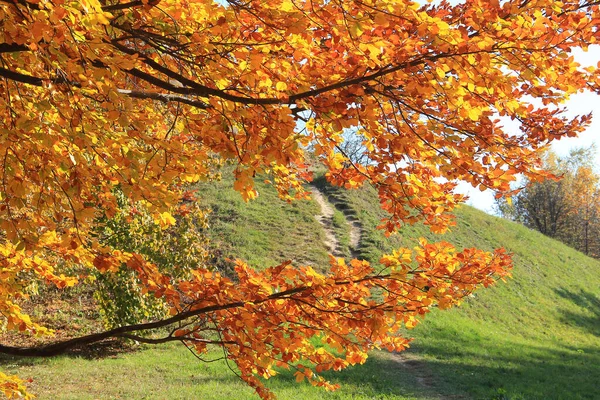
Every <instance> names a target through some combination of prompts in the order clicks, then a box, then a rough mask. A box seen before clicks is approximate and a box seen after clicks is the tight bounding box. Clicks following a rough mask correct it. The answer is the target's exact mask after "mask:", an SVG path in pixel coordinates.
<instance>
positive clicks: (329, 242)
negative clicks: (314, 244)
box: [310, 185, 457, 399]
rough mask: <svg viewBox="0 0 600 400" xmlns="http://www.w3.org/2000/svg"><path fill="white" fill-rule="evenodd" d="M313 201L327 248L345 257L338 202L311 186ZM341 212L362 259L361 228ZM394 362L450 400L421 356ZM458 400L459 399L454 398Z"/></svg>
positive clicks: (353, 254)
mask: <svg viewBox="0 0 600 400" xmlns="http://www.w3.org/2000/svg"><path fill="white" fill-rule="evenodd" d="M310 191H311V192H312V198H313V200H314V201H315V202H316V203H317V204H318V205H319V207H320V211H321V212H320V213H319V214H317V215H315V218H316V220H317V221H319V223H320V224H321V226H322V227H323V231H324V233H325V239H324V241H323V243H324V244H325V246H326V247H327V249H328V251H329V252H330V253H331V254H333V255H334V256H335V257H343V254H344V252H343V249H342V247H341V245H340V241H339V240H338V238H337V236H336V232H335V229H334V228H333V216H334V213H335V208H336V202H335V201H334V202H333V203H332V202H330V201H329V199H328V198H327V196H326V194H325V193H323V192H322V191H321V190H320V189H319V188H317V187H316V186H314V185H311V186H310ZM338 209H340V211H342V214H343V215H344V218H345V222H346V225H347V228H348V230H349V234H350V253H351V254H350V256H351V258H359V257H360V252H359V248H360V238H361V226H360V224H359V222H358V220H357V219H356V217H354V216H353V215H349V213H347V212H344V209H343V208H342V207H339V208H338ZM391 356H392V358H393V360H394V361H395V362H396V363H397V364H398V366H399V367H400V368H404V369H408V370H409V372H410V373H411V375H413V376H414V378H415V381H416V384H417V385H418V386H420V387H421V388H422V389H424V390H425V391H426V392H428V393H431V394H433V396H432V397H430V398H439V399H442V398H448V397H447V396H442V395H440V394H438V393H437V392H436V390H435V377H434V376H433V374H431V372H430V371H429V370H428V369H427V367H426V366H425V363H424V362H423V361H422V360H420V359H419V356H418V355H416V354H415V353H413V352H411V353H410V354H409V353H408V352H401V353H391ZM452 398H457V397H452Z"/></svg>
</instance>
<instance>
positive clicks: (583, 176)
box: [497, 146, 600, 258]
mask: <svg viewBox="0 0 600 400" xmlns="http://www.w3.org/2000/svg"><path fill="white" fill-rule="evenodd" d="M595 154H596V149H595V147H594V146H591V147H589V148H578V149H575V150H572V151H571V152H570V153H569V155H568V156H565V157H558V156H557V155H556V154H554V153H552V152H549V153H548V154H547V156H546V158H545V160H544V162H545V167H546V169H548V170H550V171H552V172H553V173H554V174H555V175H556V176H557V177H558V179H556V180H552V179H549V180H545V181H542V182H531V181H526V182H525V188H524V189H523V190H521V191H520V192H519V193H518V194H517V195H516V196H513V197H512V199H500V200H498V201H497V206H498V210H499V211H500V214H501V215H502V216H504V217H505V218H509V219H512V220H514V221H517V222H520V223H522V224H524V225H525V226H528V227H530V228H532V229H535V230H537V231H539V232H541V233H543V234H544V235H546V236H550V237H552V238H555V239H557V240H560V241H561V242H563V243H566V244H567V245H569V246H571V247H573V248H575V249H577V250H579V251H581V252H583V253H585V254H587V255H589V256H592V257H596V258H599V257H600V176H599V175H598V173H597V172H596V171H594V156H595Z"/></svg>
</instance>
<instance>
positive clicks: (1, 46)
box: [0, 43, 31, 53]
mask: <svg viewBox="0 0 600 400" xmlns="http://www.w3.org/2000/svg"><path fill="white" fill-rule="evenodd" d="M29 50H31V49H30V48H29V47H27V46H25V45H24V44H16V43H0V53H15V52H18V51H29Z"/></svg>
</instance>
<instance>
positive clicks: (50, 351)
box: [0, 286, 310, 357]
mask: <svg viewBox="0 0 600 400" xmlns="http://www.w3.org/2000/svg"><path fill="white" fill-rule="evenodd" d="M306 290H310V288H309V287H306V286H301V287H298V288H294V289H290V290H285V291H283V292H279V293H274V294H272V295H270V296H267V297H265V298H263V299H259V300H256V301H253V302H252V303H254V304H261V303H264V302H267V301H270V300H275V299H281V298H286V297H289V296H290V295H293V294H296V293H300V292H303V291H306ZM245 304H246V302H243V301H237V302H233V303H228V304H216V305H212V306H208V307H202V308H198V309H192V310H189V311H185V312H181V313H179V314H177V315H174V316H172V317H170V318H166V319H163V320H159V321H155V322H147V323H143V324H133V325H126V326H121V327H118V328H114V329H110V330H108V331H104V332H99V333H94V334H91V335H86V336H81V337H77V338H73V339H69V340H65V341H62V342H56V343H52V344H49V345H43V346H36V347H27V348H23V347H12V346H4V345H0V354H7V355H11V356H17V357H53V356H57V355H59V354H63V353H65V352H67V351H68V350H70V349H72V348H75V347H79V346H85V345H89V344H92V343H96V342H100V341H102V340H104V339H108V338H118V337H126V335H127V334H129V333H130V332H139V331H144V330H153V329H158V328H163V327H165V326H169V325H171V324H174V323H176V322H179V321H183V320H185V319H187V318H190V317H194V316H197V315H202V314H208V313H211V312H214V311H222V310H228V309H233V308H239V307H243V306H244V305H245Z"/></svg>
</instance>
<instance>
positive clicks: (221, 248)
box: [198, 167, 329, 269]
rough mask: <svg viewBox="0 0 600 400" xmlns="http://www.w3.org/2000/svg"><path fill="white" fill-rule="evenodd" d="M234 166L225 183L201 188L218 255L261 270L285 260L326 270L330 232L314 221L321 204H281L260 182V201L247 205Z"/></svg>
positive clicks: (221, 182) (258, 182)
mask: <svg viewBox="0 0 600 400" xmlns="http://www.w3.org/2000/svg"><path fill="white" fill-rule="evenodd" d="M228 172H230V168H227V167H226V168H225V169H224V173H223V180H221V181H216V182H209V183H203V184H200V185H199V186H198V188H199V190H200V192H201V198H202V204H203V206H206V207H208V208H210V209H212V210H213V213H212V216H211V217H210V222H209V223H210V229H209V236H210V238H211V242H212V246H213V247H214V248H215V249H216V250H217V252H218V254H219V256H220V257H221V258H222V259H224V258H241V259H243V260H244V261H246V262H248V263H249V264H250V265H251V266H253V267H255V268H259V269H263V268H266V267H272V266H275V265H278V264H280V263H281V262H283V261H287V260H292V261H294V262H295V263H296V264H302V265H313V266H315V267H321V268H325V266H327V265H328V262H329V261H328V260H329V257H328V255H327V248H326V247H325V245H324V244H323V241H324V240H325V234H324V233H323V230H322V229H321V225H320V224H319V222H318V221H317V220H316V219H315V217H314V216H315V215H316V214H318V212H319V206H318V205H317V204H316V203H315V202H314V201H312V200H310V201H309V200H300V201H295V202H292V203H291V204H289V203H287V202H285V201H283V200H280V199H279V197H278V196H277V192H276V191H275V189H274V188H273V187H272V186H271V185H268V184H265V183H264V182H263V181H261V180H260V179H257V180H256V188H257V190H258V192H259V196H258V198H257V199H255V200H253V201H250V202H248V203H246V202H244V200H243V199H242V197H241V196H240V194H239V193H237V192H236V191H234V190H233V188H232V187H233V178H232V176H231V174H230V173H228Z"/></svg>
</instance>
